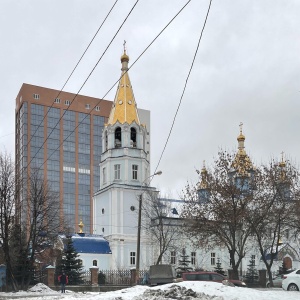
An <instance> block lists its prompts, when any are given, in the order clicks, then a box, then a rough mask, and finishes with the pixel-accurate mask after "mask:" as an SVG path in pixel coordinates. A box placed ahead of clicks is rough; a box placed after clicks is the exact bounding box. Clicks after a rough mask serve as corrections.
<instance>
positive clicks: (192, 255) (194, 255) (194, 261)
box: [191, 252, 196, 265]
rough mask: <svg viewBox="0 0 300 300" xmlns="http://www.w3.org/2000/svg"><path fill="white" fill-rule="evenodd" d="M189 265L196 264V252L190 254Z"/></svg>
mask: <svg viewBox="0 0 300 300" xmlns="http://www.w3.org/2000/svg"><path fill="white" fill-rule="evenodd" d="M191 264H192V265H195V264H196V252H191Z"/></svg>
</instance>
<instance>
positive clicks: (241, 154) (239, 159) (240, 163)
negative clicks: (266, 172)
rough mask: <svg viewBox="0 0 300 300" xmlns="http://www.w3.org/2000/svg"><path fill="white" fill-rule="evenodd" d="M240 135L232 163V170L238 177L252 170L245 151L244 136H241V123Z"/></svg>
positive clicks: (241, 126)
mask: <svg viewBox="0 0 300 300" xmlns="http://www.w3.org/2000/svg"><path fill="white" fill-rule="evenodd" d="M239 126H240V134H239V136H238V137H237V140H238V152H237V154H236V156H235V158H234V161H233V163H232V168H233V169H234V170H236V171H237V173H238V174H239V175H243V176H245V175H248V173H249V171H250V170H253V169H254V168H253V165H252V162H251V160H250V158H249V156H248V155H247V153H246V151H245V145H244V142H245V136H244V135H243V123H242V122H241V123H240V125H239Z"/></svg>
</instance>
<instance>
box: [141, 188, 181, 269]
mask: <svg viewBox="0 0 300 300" xmlns="http://www.w3.org/2000/svg"><path fill="white" fill-rule="evenodd" d="M145 199H146V201H144V202H145V204H144V207H143V214H144V217H143V219H144V220H145V222H144V227H145V229H146V230H147V232H149V234H150V235H151V238H152V241H153V243H154V244H155V245H158V247H157V257H156V258H155V264H157V265H158V264H160V263H161V262H162V259H163V257H164V255H165V254H166V252H167V251H168V250H170V249H176V247H177V245H176V241H177V240H178V238H179V235H180V230H181V229H180V228H181V225H182V220H181V219H179V218H175V217H170V216H168V212H169V211H170V212H171V209H172V208H171V207H170V205H169V204H168V201H164V200H163V199H161V198H160V197H159V196H158V194H157V192H151V191H148V192H147V195H146V197H145Z"/></svg>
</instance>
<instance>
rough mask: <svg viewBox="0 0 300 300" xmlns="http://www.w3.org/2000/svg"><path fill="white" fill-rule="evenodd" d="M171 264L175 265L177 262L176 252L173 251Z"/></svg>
mask: <svg viewBox="0 0 300 300" xmlns="http://www.w3.org/2000/svg"><path fill="white" fill-rule="evenodd" d="M171 264H172V265H175V264H176V252H175V251H171Z"/></svg>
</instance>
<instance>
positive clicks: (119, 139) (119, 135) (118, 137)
mask: <svg viewBox="0 0 300 300" xmlns="http://www.w3.org/2000/svg"><path fill="white" fill-rule="evenodd" d="M121 146H122V131H121V127H117V128H116V130H115V147H116V148H120V147H121Z"/></svg>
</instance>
